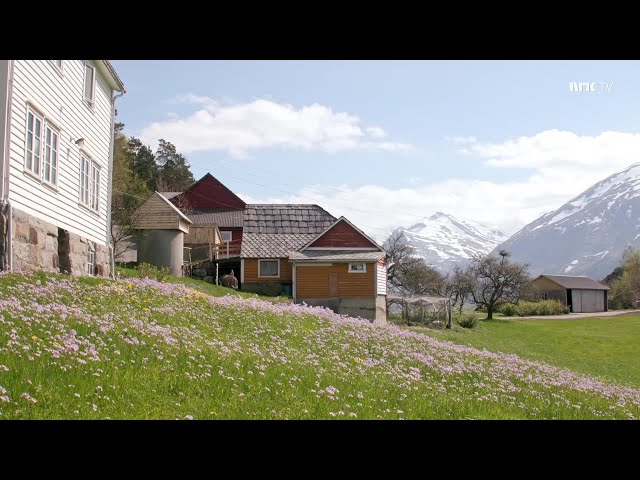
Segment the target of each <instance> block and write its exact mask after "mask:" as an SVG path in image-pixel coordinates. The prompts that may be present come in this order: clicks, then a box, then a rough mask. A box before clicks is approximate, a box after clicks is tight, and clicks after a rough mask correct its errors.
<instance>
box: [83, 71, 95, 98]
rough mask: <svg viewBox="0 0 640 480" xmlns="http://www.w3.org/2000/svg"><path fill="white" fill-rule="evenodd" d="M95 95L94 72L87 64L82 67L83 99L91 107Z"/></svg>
mask: <svg viewBox="0 0 640 480" xmlns="http://www.w3.org/2000/svg"><path fill="white" fill-rule="evenodd" d="M95 94H96V70H95V68H93V67H92V66H91V65H89V64H88V63H87V64H85V66H84V99H85V101H86V102H87V103H88V104H89V105H91V106H93V102H94V100H95Z"/></svg>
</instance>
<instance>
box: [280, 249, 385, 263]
mask: <svg viewBox="0 0 640 480" xmlns="http://www.w3.org/2000/svg"><path fill="white" fill-rule="evenodd" d="M385 255H386V253H385V252H381V251H371V252H363V251H362V250H305V251H304V252H294V251H291V252H289V259H290V260H305V261H311V262H352V261H361V262H377V261H378V260H380V259H381V258H382V257H384V256H385Z"/></svg>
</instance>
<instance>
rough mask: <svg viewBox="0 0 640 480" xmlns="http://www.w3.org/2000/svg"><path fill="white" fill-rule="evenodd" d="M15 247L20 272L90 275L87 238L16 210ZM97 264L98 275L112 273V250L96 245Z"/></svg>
mask: <svg viewBox="0 0 640 480" xmlns="http://www.w3.org/2000/svg"><path fill="white" fill-rule="evenodd" d="M12 248H13V269H14V271H16V272H18V271H22V272H33V271H44V272H51V273H59V272H61V273H71V274H72V275H86V274H87V273H88V272H87V259H88V244H87V240H86V239H85V238H83V237H81V236H79V235H76V234H75V233H70V232H67V231H66V230H62V229H59V228H58V227H56V226H55V225H53V224H51V223H49V222H46V221H44V220H40V219H38V218H36V217H33V216H32V215H28V214H27V213H25V212H22V211H20V210H16V209H14V210H13V242H12ZM95 263H96V274H97V275H101V276H108V275H109V274H110V270H111V267H110V266H111V262H110V258H109V249H108V247H105V246H102V245H96V259H95Z"/></svg>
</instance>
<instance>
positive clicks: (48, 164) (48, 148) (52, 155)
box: [42, 125, 60, 186]
mask: <svg viewBox="0 0 640 480" xmlns="http://www.w3.org/2000/svg"><path fill="white" fill-rule="evenodd" d="M44 132H45V133H44V155H43V159H44V165H43V168H42V179H43V180H44V181H45V182H47V183H50V184H51V185H53V186H55V185H57V183H58V150H59V145H58V140H59V138H60V135H59V134H58V132H57V131H55V130H54V129H53V128H51V127H50V126H49V125H45V127H44Z"/></svg>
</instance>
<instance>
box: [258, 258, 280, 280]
mask: <svg viewBox="0 0 640 480" xmlns="http://www.w3.org/2000/svg"><path fill="white" fill-rule="evenodd" d="M279 276H280V260H258V277H259V278H278V277H279Z"/></svg>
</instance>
